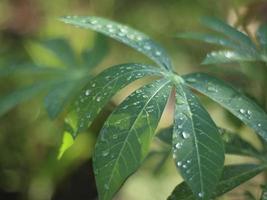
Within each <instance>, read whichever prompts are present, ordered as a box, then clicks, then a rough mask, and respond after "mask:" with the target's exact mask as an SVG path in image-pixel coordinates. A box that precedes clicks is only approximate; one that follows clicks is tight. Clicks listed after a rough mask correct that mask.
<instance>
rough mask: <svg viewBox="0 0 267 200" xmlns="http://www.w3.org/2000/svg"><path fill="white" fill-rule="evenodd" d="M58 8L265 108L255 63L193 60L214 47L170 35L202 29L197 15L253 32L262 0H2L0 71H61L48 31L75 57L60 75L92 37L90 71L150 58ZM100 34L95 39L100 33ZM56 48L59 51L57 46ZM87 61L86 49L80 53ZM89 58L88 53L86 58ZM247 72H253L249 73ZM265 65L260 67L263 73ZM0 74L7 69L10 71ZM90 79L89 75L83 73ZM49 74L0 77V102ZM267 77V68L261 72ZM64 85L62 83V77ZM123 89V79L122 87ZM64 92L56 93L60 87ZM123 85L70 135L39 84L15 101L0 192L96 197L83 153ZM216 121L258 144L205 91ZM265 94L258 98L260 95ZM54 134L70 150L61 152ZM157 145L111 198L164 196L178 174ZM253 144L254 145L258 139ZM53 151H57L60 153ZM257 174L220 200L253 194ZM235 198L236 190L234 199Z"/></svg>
mask: <svg viewBox="0 0 267 200" xmlns="http://www.w3.org/2000/svg"><path fill="white" fill-rule="evenodd" d="M64 15H97V16H102V17H107V18H109V19H112V20H115V21H119V22H121V23H125V24H127V25H130V26H132V27H134V28H136V29H139V30H141V31H142V32H145V33H147V34H148V35H150V36H151V37H152V38H154V39H155V40H157V41H158V42H159V43H161V44H162V45H163V46H164V47H165V48H166V49H167V51H168V52H169V53H170V55H171V57H172V59H173V64H174V66H175V70H176V71H177V73H179V74H186V73H189V72H194V71H206V72H210V73H213V74H215V75H216V76H218V77H221V78H223V79H225V80H227V81H230V82H232V83H233V84H235V85H236V86H238V87H240V88H242V89H243V90H244V91H245V92H247V94H249V95H251V96H253V97H254V98H255V100H256V101H257V102H258V103H259V104H261V105H262V106H263V107H264V106H265V108H266V98H265V97H266V92H265V91H262V85H261V82H260V81H259V80H257V77H258V74H257V71H258V70H256V69H259V71H258V73H259V74H261V75H262V71H261V70H260V69H261V67H262V66H261V64H260V63H253V64H247V65H240V64H238V63H234V64H228V65H221V66H203V65H200V63H201V61H202V60H203V58H204V57H205V55H206V53H207V52H209V51H210V50H212V49H215V48H216V47H214V46H211V45H207V44H204V43H200V42H196V41H188V40H181V39H177V38H175V35H176V34H177V33H180V32H184V31H207V30H206V29H204V28H203V27H202V26H201V25H200V23H199V19H200V18H201V17H203V16H216V17H219V18H221V19H223V20H225V21H227V22H229V23H230V24H232V25H239V26H240V27H246V28H247V29H249V31H250V32H251V35H252V36H253V31H255V27H257V25H258V24H259V23H262V22H266V21H267V1H260V0H222V1H218V0H72V1H71V0H45V1H42V0H0V70H1V72H2V73H3V72H5V69H7V68H8V69H10V68H16V69H17V68H20V67H25V66H28V65H38V66H41V65H42V66H45V67H49V69H50V68H53V69H54V68H55V69H57V68H58V69H65V68H66V63H63V62H62V61H61V60H60V59H58V57H57V56H56V55H55V54H53V52H52V51H51V49H50V50H49V48H46V47H45V46H44V45H43V44H44V43H43V42H44V41H49V40H50V41H54V39H55V38H57V39H58V38H60V39H61V40H64V41H68V42H69V43H70V46H71V47H72V50H73V53H74V54H75V59H76V60H77V62H76V64H77V66H76V64H75V63H74V64H73V65H75V66H72V70H73V71H72V73H66V75H65V74H63V75H62V76H64V78H65V79H64V80H67V81H68V80H70V79H73V77H74V76H75V75H76V74H75V71H76V72H77V76H79V73H83V71H82V70H81V71H79V69H80V66H81V65H82V57H81V54H82V52H86V51H87V50H88V49H89V50H90V49H94V47H96V46H98V44H99V43H101V44H102V42H104V44H102V47H101V48H100V54H101V52H102V53H103V52H105V53H103V55H101V56H102V57H104V58H103V59H101V62H100V61H99V62H97V65H95V66H92V74H95V73H98V72H100V71H101V70H103V69H104V68H107V67H110V66H113V65H115V64H119V63H126V62H145V63H150V61H149V60H147V59H146V58H144V57H143V56H141V55H140V54H138V53H136V52H134V51H133V50H131V49H130V48H128V47H126V46H124V45H122V44H119V43H117V42H115V41H113V40H111V39H107V40H104V39H103V37H100V39H97V38H98V36H97V35H96V34H95V33H93V32H91V31H86V30H81V29H77V28H75V27H72V26H68V25H65V24H63V23H61V22H59V21H58V20H57V19H58V17H60V16H64ZM102 40H103V41H102ZM59 51H60V50H59ZM88 59H89V60H90V57H89V58H88ZM89 62H90V61H89ZM252 72H253V73H252ZM264 72H266V70H265V71H264ZM5 73H7V74H8V73H9V72H8V71H7V72H5ZM84 73H85V74H82V76H85V77H87V76H88V78H89V77H90V76H91V75H92V74H91V73H88V74H86V73H87V72H84ZM53 76H54V74H52V75H51V74H48V75H47V74H46V77H45V78H43V77H42V76H39V74H38V73H37V74H30V75H27V73H26V75H25V74H22V75H21V74H16V73H10V74H8V75H6V76H3V75H2V76H1V75H0V84H1V85H0V89H1V92H0V101H1V98H4V96H5V95H7V94H9V93H11V92H12V91H14V90H15V89H18V88H21V87H23V86H27V85H28V84H34V83H35V82H36V81H37V80H39V79H44V81H48V80H50V79H52V78H51V77H53ZM263 76H264V78H265V79H266V78H267V74H266V73H265V74H263ZM64 84H65V83H64ZM130 89H131V87H130V88H129V87H128V90H130ZM62 93H64V91H62ZM128 93H129V91H126V90H124V91H122V92H120V93H119V94H118V95H116V96H115V97H114V98H113V101H112V102H111V103H110V105H109V106H107V108H106V109H105V111H104V112H103V113H102V114H101V116H100V117H99V118H98V119H97V120H96V122H95V123H94V124H93V127H91V128H90V130H88V132H85V133H82V134H81V135H79V136H78V137H77V139H76V140H75V141H72V139H71V136H70V135H68V134H64V118H65V117H66V113H67V110H65V112H63V113H62V114H60V115H59V117H57V118H56V119H51V116H48V114H47V112H46V110H45V104H44V102H43V99H44V96H45V92H41V93H40V94H38V95H37V96H35V98H32V99H30V100H28V101H25V102H23V103H22V104H20V105H19V106H16V107H15V108H13V109H11V110H10V111H9V112H8V113H6V114H4V115H3V116H2V117H1V118H0V199H1V200H2V199H3V200H8V199H12V200H13V199H29V200H49V199H54V200H61V199H64V200H68V199H77V200H84V199H97V192H96V188H95V183H94V178H93V171H92V166H91V163H92V161H91V156H92V152H93V148H94V143H95V140H96V137H97V134H98V131H99V129H100V128H101V125H102V124H103V122H104V119H105V118H106V117H107V115H108V113H110V111H111V110H112V108H113V107H114V106H116V105H117V104H118V103H119V102H120V101H121V100H122V99H123V98H125V95H126V94H128ZM201 99H202V100H203V103H205V105H206V107H207V108H208V110H209V111H210V113H211V115H212V116H213V117H214V119H215V121H216V122H217V124H219V125H220V126H222V127H227V128H228V129H230V130H234V131H237V132H239V133H242V137H244V138H246V139H247V140H249V141H251V142H252V143H253V144H255V145H256V146H257V145H258V144H259V143H258V141H257V138H256V137H255V136H254V135H253V133H252V132H251V130H248V129H247V128H245V127H243V125H242V124H240V122H239V121H238V120H236V119H234V118H233V117H232V116H231V115H230V114H229V113H226V112H225V111H223V110H222V109H221V108H220V107H218V106H217V105H216V104H214V103H211V102H210V101H209V100H208V99H205V98H201ZM262 99H264V100H262ZM164 116H165V117H164V119H163V120H162V123H161V126H162V127H166V126H168V125H169V124H170V121H171V108H167V109H166V112H165V115H164ZM62 142H63V143H64V144H66V145H67V146H68V145H70V144H72V143H73V145H72V146H71V147H70V148H68V149H67V150H66V151H65V152H64V154H63V155H61V154H62V151H63V150H64V149H62V148H66V146H64V147H62ZM166 148H167V147H166V146H164V145H163V144H162V143H160V142H159V141H155V143H153V145H152V149H153V150H154V151H156V152H160V153H155V154H154V156H150V157H149V158H148V159H147V160H146V161H145V163H144V165H143V166H142V167H141V169H140V170H138V172H137V173H135V174H134V175H133V176H132V177H131V178H130V179H129V180H128V181H127V182H126V184H125V185H124V186H123V188H122V190H121V191H120V192H119V193H118V195H117V196H116V197H115V198H114V199H118V200H119V199H122V200H124V199H127V200H136V199H138V200H161V199H165V198H166V197H167V196H168V195H169V194H170V192H171V191H172V189H173V188H174V186H175V185H177V184H178V183H179V182H181V178H180V177H179V175H178V173H177V172H176V170H175V167H174V165H173V163H172V160H171V159H170V158H169V157H167V158H166V160H167V161H166V163H165V164H164V165H163V166H161V168H157V166H158V164H159V161H160V160H161V159H162V157H164V153H162V151H163V152H164V150H166ZM258 148H260V147H259V146H258ZM59 154H60V155H61V156H62V157H61V159H59V157H58V155H59ZM246 161H250V160H249V159H248V158H244V157H243V158H241V157H238V158H237V157H234V156H231V157H227V161H226V162H227V163H236V162H246ZM262 179H263V177H257V178H256V179H254V180H253V181H251V182H249V183H248V184H247V185H246V186H244V187H243V189H237V190H234V191H233V192H232V193H230V194H229V195H228V196H226V197H224V199H240V198H242V199H245V196H244V195H243V192H244V190H250V191H251V192H253V193H254V194H255V195H256V196H257V195H259V194H258V193H259V191H258V190H257V189H255V188H256V187H255V186H257V185H259V184H260V183H261V181H262ZM236 196H238V198H236Z"/></svg>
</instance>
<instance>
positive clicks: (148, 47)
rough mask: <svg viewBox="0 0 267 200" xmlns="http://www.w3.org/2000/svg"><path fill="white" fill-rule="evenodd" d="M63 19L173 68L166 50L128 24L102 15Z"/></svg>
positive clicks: (62, 19)
mask: <svg viewBox="0 0 267 200" xmlns="http://www.w3.org/2000/svg"><path fill="white" fill-rule="evenodd" d="M60 20H61V21H63V22H65V23H67V24H72V25H76V26H78V27H81V28H87V29H92V30H94V31H97V32H99V33H102V34H104V35H106V36H109V37H111V38H113V39H115V40H117V41H119V42H122V43H124V44H126V45H128V46H130V47H132V48H134V49H135V50H137V51H139V52H141V53H143V54H144V55H146V56H148V57H149V58H151V59H152V60H153V61H155V62H156V63H157V64H159V65H160V66H161V67H163V68H164V69H165V68H167V69H170V68H171V62H170V59H169V57H168V55H167V53H166V52H165V50H164V49H163V48H162V47H160V46H159V45H158V44H157V43H156V42H154V41H153V40H151V39H150V38H149V37H148V36H147V35H145V34H143V33H141V32H139V31H137V30H135V29H132V28H130V27H128V26H125V25H122V24H119V23H116V22H113V21H111V20H107V19H104V18H100V17H93V16H92V17H77V16H73V17H71V16H67V17H62V18H60Z"/></svg>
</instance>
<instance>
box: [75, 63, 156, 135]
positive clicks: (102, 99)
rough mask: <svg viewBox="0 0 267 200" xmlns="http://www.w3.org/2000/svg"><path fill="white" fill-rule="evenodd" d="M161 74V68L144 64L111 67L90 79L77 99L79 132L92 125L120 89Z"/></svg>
mask: <svg viewBox="0 0 267 200" xmlns="http://www.w3.org/2000/svg"><path fill="white" fill-rule="evenodd" d="M156 75H157V76H161V72H160V71H159V69H157V68H155V67H152V66H149V65H142V64H122V65H118V66H115V67H111V68H109V69H107V70H105V71H103V72H102V73H101V74H99V75H98V76H96V77H95V78H93V79H92V80H91V81H89V82H88V83H87V84H86V86H85V87H84V89H83V90H82V92H81V94H80V96H79V98H78V100H77V101H76V110H77V112H78V116H79V119H78V132H80V131H82V130H84V129H86V128H87V127H89V126H90V125H91V123H92V122H93V120H94V119H95V117H96V116H97V115H98V113H100V111H101V109H102V108H103V107H104V106H105V105H106V103H107V102H108V101H109V100H110V99H111V97H112V96H113V95H114V94H116V93H117V92H118V91H119V90H120V89H122V88H123V87H125V86H127V85H128V84H130V83H131V82H133V81H135V80H137V79H140V78H143V77H144V76H156Z"/></svg>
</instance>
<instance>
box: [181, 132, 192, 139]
mask: <svg viewBox="0 0 267 200" xmlns="http://www.w3.org/2000/svg"><path fill="white" fill-rule="evenodd" d="M182 136H183V138H184V139H187V138H189V137H190V134H189V133H187V132H185V131H183V132H182Z"/></svg>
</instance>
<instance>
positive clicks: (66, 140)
mask: <svg viewBox="0 0 267 200" xmlns="http://www.w3.org/2000/svg"><path fill="white" fill-rule="evenodd" d="M73 143H74V140H73V137H72V135H71V134H70V133H69V132H64V134H63V137H62V144H61V146H60V148H59V153H58V156H57V159H58V160H59V159H60V158H61V157H62V155H63V154H64V152H65V151H66V150H67V149H68V148H70V147H71V145H72V144H73Z"/></svg>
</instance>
